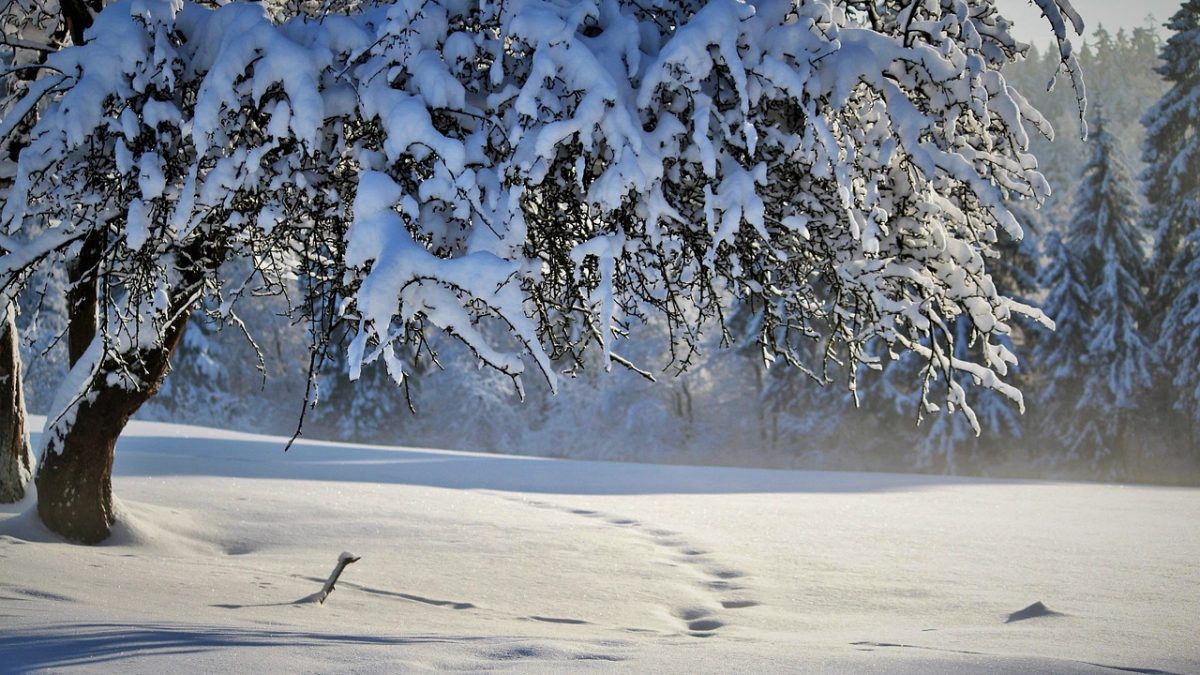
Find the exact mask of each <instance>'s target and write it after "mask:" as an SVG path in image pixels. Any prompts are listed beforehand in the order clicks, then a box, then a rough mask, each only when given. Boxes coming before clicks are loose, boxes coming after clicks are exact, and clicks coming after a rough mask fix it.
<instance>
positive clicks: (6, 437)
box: [0, 306, 33, 504]
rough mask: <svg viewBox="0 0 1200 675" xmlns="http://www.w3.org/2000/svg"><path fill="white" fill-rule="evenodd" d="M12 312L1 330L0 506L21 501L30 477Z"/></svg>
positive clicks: (30, 459)
mask: <svg viewBox="0 0 1200 675" xmlns="http://www.w3.org/2000/svg"><path fill="white" fill-rule="evenodd" d="M14 314H15V312H14V308H13V307H12V306H10V307H9V308H8V317H7V319H6V320H5V322H4V324H3V325H2V326H0V503H9V504H11V503H12V502H17V501H20V500H21V499H22V498H23V497H24V496H25V486H26V484H28V483H29V479H30V477H31V476H32V475H33V451H32V450H31V449H30V447H29V434H28V433H27V429H26V427H25V395H24V392H23V391H22V383H21V350H20V348H19V347H18V345H17V323H16V317H15V316H14Z"/></svg>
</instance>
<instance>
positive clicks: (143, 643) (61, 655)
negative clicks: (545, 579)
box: [0, 623, 480, 673]
mask: <svg viewBox="0 0 1200 675" xmlns="http://www.w3.org/2000/svg"><path fill="white" fill-rule="evenodd" d="M478 639H480V638H477V637H452V638H449V637H433V636H430V637H422V636H410V637H373V636H365V635H347V634H325V633H310V632H302V631H286V630H283V631H281V630H263V629H257V628H251V627H246V626H238V627H222V626H199V625H187V624H181V625H163V624H140V625H121V624H108V623H77V624H70V625H60V626H54V627H40V628H28V629H18V630H6V631H4V632H3V633H0V654H3V655H4V658H3V660H2V665H0V669H4V670H5V672H21V673H23V672H29V671H32V670H37V669H41V668H66V667H71V666H76V667H77V666H97V665H100V664H110V667H111V665H112V664H115V663H117V662H120V661H125V660H129V659H134V658H142V657H153V656H180V655H187V654H198V653H202V652H208V651H214V650H228V649H237V648H244V649H255V648H271V649H276V650H280V649H283V650H290V649H295V648H298V647H335V646H343V645H358V646H361V645H380V646H396V645H416V644H432V643H462V642H463V641H470V640H478ZM8 669H11V670H8Z"/></svg>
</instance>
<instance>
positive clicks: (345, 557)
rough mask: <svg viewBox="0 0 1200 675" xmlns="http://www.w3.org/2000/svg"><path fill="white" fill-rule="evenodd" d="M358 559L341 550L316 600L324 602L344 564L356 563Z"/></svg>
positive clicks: (344, 567) (344, 566)
mask: <svg viewBox="0 0 1200 675" xmlns="http://www.w3.org/2000/svg"><path fill="white" fill-rule="evenodd" d="M359 560H361V558H360V557H359V556H356V555H354V554H353V553H349V552H346V551H343V552H342V554H341V555H340V556H338V562H337V567H334V568H333V572H332V573H331V574H330V575H329V579H327V580H326V581H325V587H324V588H322V589H321V592H320V593H318V594H317V602H319V603H321V604H322V605H323V604H325V598H328V597H329V594H330V593H332V592H333V585H334V584H336V583H337V580H338V577H340V576H342V570H344V569H346V565H349V564H350V563H356V562H358V561H359Z"/></svg>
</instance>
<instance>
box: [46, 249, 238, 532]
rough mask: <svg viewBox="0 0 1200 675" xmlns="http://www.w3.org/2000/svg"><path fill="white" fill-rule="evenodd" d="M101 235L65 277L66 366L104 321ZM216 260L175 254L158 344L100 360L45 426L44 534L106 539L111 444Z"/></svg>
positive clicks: (111, 517)
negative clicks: (175, 270)
mask: <svg viewBox="0 0 1200 675" xmlns="http://www.w3.org/2000/svg"><path fill="white" fill-rule="evenodd" d="M101 236H102V235H101V234H100V233H96V234H94V235H93V236H92V237H89V239H88V240H85V242H84V245H83V248H82V250H81V254H80V256H79V258H78V259H77V260H76V261H75V264H74V265H72V267H71V269H70V271H69V274H70V277H71V293H70V296H69V298H70V308H71V309H70V312H71V316H70V319H69V325H68V329H67V330H68V336H67V337H68V339H67V342H68V348H69V349H68V351H69V352H70V361H71V365H72V366H74V365H76V364H77V363H78V362H79V360H80V359H81V358H82V357H83V356H84V354H85V353H86V352H87V350H88V347H89V346H90V345H91V344H92V342H93V341H94V340H95V339H96V338H97V330H98V329H99V326H100V321H102V320H103V319H99V318H98V315H99V314H101V313H100V312H98V311H97V310H98V309H99V304H98V301H97V298H98V297H99V296H98V282H97V269H98V266H99V263H100V262H101V255H102V250H103V247H102V246H101V241H102V240H101V239H100V237H101ZM222 258H223V254H222V253H220V252H218V251H214V250H210V249H209V248H207V247H206V246H205V244H204V243H203V242H197V243H195V244H193V245H192V246H191V247H189V249H187V250H184V251H180V253H179V257H178V262H179V265H180V273H181V282H180V285H179V286H178V287H176V288H175V289H173V292H172V294H171V301H170V303H168V304H169V308H168V312H169V313H168V314H167V315H166V316H169V317H174V318H173V319H172V320H171V321H170V322H169V323H167V324H166V325H164V326H163V328H162V329H161V330H162V332H161V333H160V335H159V340H158V343H157V344H155V345H154V346H153V347H149V348H135V349H134V350H133V351H131V352H126V353H123V354H111V353H109V354H106V355H104V356H103V357H102V359H101V362H100V366H99V372H98V373H97V374H96V376H95V377H94V378H93V379H92V382H91V384H90V386H89V388H88V390H87V393H86V395H85V396H84V397H83V398H82V400H80V401H78V402H76V403H75V404H73V405H71V406H69V407H68V410H69V411H70V412H68V413H67V414H66V415H65V416H64V419H63V420H61V421H59V422H57V423H52V424H48V425H47V429H46V432H45V433H46V434H47V440H46V442H45V448H46V449H45V451H44V452H43V454H42V459H41V464H40V465H39V466H38V471H37V478H36V479H35V480H36V484H37V490H38V515H39V516H40V517H41V519H42V522H43V523H45V525H46V527H48V528H50V529H51V530H53V531H54V532H57V533H58V534H61V535H62V536H64V537H66V538H67V539H71V540H73V541H78V542H81V543H84V544H95V543H98V542H101V541H103V540H105V539H107V538H108V536H109V534H110V533H111V531H112V526H113V523H115V522H116V516H115V514H114V513H113V498H112V469H113V459H114V457H115V452H116V445H117V439H118V437H119V436H120V435H121V431H122V430H124V428H125V425H126V424H127V423H128V422H129V418H130V417H131V416H132V415H133V414H134V413H135V412H137V410H138V408H140V407H141V406H142V404H143V403H145V402H146V401H147V400H149V399H150V397H151V396H153V395H154V394H156V393H158V390H159V388H160V387H161V386H162V382H163V380H164V379H165V378H166V376H167V372H168V371H169V370H170V360H171V354H172V353H173V352H174V351H175V348H176V347H177V346H178V345H179V342H180V340H181V338H182V337H183V332H184V330H185V329H186V328H187V323H188V317H189V315H190V314H191V308H192V305H193V304H194V303H195V300H196V292H197V289H198V288H199V287H200V285H201V284H202V282H203V280H204V278H205V277H206V275H207V274H209V273H211V272H212V271H213V270H215V269H216V268H217V267H219V266H220V263H221V260H222ZM110 376H117V377H110ZM131 382H132V383H136V385H133V384H130V383H131ZM57 412H58V411H56V414H57Z"/></svg>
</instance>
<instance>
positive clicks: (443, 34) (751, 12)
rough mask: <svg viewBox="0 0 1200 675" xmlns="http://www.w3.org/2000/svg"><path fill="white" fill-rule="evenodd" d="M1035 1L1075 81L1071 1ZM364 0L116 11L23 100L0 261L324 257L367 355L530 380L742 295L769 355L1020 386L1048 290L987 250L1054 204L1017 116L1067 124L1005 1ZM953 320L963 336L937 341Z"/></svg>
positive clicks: (120, 298) (299, 268)
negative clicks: (815, 345) (1008, 379)
mask: <svg viewBox="0 0 1200 675" xmlns="http://www.w3.org/2000/svg"><path fill="white" fill-rule="evenodd" d="M1036 1H1037V2H1038V5H1039V7H1041V8H1042V9H1043V12H1044V13H1045V14H1046V17H1047V19H1048V20H1049V23H1050V26H1051V29H1052V31H1053V33H1054V35H1055V37H1056V39H1057V40H1058V42H1059V44H1060V46H1061V50H1062V57H1063V63H1064V64H1065V67H1067V69H1068V70H1069V71H1070V72H1071V73H1072V77H1073V78H1075V79H1076V80H1077V82H1076V84H1077V88H1078V91H1079V92H1080V96H1081V97H1082V92H1083V89H1082V83H1081V81H1080V80H1078V66H1077V64H1076V62H1075V60H1074V55H1073V52H1072V51H1071V50H1072V47H1071V43H1070V40H1069V39H1068V28H1073V29H1074V30H1076V31H1078V30H1080V24H1079V22H1078V16H1077V14H1076V13H1075V12H1074V10H1073V9H1071V7H1070V4H1069V3H1068V2H1067V0H1036ZM350 6H353V7H354V10H353V12H352V13H350V14H346V15H334V14H329V13H326V14H323V15H322V16H320V17H316V18H309V17H304V16H298V17H294V18H290V19H286V20H277V19H275V18H273V17H272V16H270V15H269V14H268V13H267V12H266V10H264V9H263V8H262V7H261V6H259V5H258V4H254V3H236V2H235V3H229V4H226V5H224V6H222V7H219V8H216V9H212V8H208V7H204V6H201V5H198V4H195V3H192V2H178V1H165V0H122V1H120V2H116V3H114V4H112V5H110V6H109V7H108V8H106V9H105V10H104V11H103V12H102V13H101V14H100V15H99V16H98V17H97V18H96V22H95V25H94V26H93V27H92V29H91V31H90V33H89V36H90V38H89V41H88V42H87V44H85V45H83V46H81V47H74V48H69V49H66V50H63V51H61V52H59V53H55V54H51V55H49V56H48V57H47V59H46V65H47V66H48V67H50V68H53V69H54V70H55V71H56V72H59V73H62V75H61V78H62V82H59V83H56V84H53V85H50V84H46V85H40V86H38V87H34V88H32V89H31V90H30V93H29V94H28V96H35V95H37V96H44V97H47V98H52V101H51V102H50V103H49V104H47V105H45V110H44V113H43V114H42V115H41V117H40V119H39V120H38V121H37V124H36V126H35V127H34V128H33V130H32V131H31V133H30V138H29V146H28V149H27V150H26V151H25V152H23V153H22V154H21V156H20V161H19V163H18V167H17V172H16V179H15V183H14V186H13V196H12V198H10V199H9V201H8V203H7V204H6V205H5V209H4V215H3V228H4V232H5V237H6V238H5V240H4V241H5V246H6V247H7V248H8V249H9V254H8V255H7V256H6V257H5V262H4V264H0V284H2V285H4V286H6V287H7V286H13V285H15V284H19V283H20V280H21V278H22V274H21V270H22V269H24V268H25V267H26V266H28V265H31V264H35V263H36V261H40V260H43V259H45V257H46V256H45V255H44V252H43V253H39V252H38V251H30V250H27V249H29V247H35V248H36V247H38V246H45V244H46V242H63V245H62V246H61V247H59V248H57V249H56V250H58V251H60V252H62V253H63V254H64V255H66V256H67V257H71V256H72V255H73V253H72V251H73V250H74V249H72V248H71V247H72V246H73V244H71V243H70V242H73V241H76V240H77V239H79V236H78V235H77V233H81V232H82V233H96V236H99V237H101V238H102V239H103V241H104V246H103V255H102V264H101V268H102V272H103V273H102V274H101V275H100V276H101V278H102V279H103V280H104V284H105V286H104V288H106V289H107V292H108V294H109V295H108V296H107V297H109V298H110V299H111V300H112V302H113V304H112V306H110V307H108V308H107V309H106V310H105V311H107V312H110V313H113V314H115V315H116V316H117V318H118V319H120V320H119V321H118V322H117V323H138V322H144V323H149V324H153V325H159V326H161V325H164V322H163V321H161V320H154V319H153V317H156V316H158V317H159V319H161V316H160V315H161V312H162V308H163V307H164V306H165V305H164V304H163V303H162V302H156V301H155V300H154V299H155V298H156V297H160V296H162V295H164V294H166V295H171V289H172V288H174V285H175V284H177V283H178V279H179V276H180V275H179V270H180V269H182V267H181V266H182V265H184V264H185V263H186V264H192V263H195V262H197V261H198V260H200V259H202V260H203V261H204V264H205V265H207V269H211V270H212V273H211V278H210V279H208V281H207V282H206V284H205V288H204V291H203V292H204V293H206V294H210V295H213V296H220V294H221V292H222V289H223V288H224V287H225V285H226V283H228V284H229V285H230V286H231V287H232V286H237V288H238V291H237V293H238V294H240V293H241V287H240V286H238V284H237V283H235V282H234V281H232V280H226V279H224V278H223V277H222V276H221V273H219V270H220V269H221V263H223V262H226V261H230V260H242V261H245V262H246V263H247V264H248V265H250V266H251V267H252V268H253V269H254V270H255V271H256V273H257V275H258V278H259V279H261V280H262V285H263V288H264V289H266V290H270V291H275V292H279V289H282V288H285V287H287V285H288V284H289V283H290V280H295V279H303V280H306V281H305V284H304V285H305V288H308V289H312V290H311V292H310V293H308V295H307V297H306V298H305V300H304V302H302V303H301V304H300V306H299V308H298V310H297V311H298V312H299V313H300V314H302V315H303V316H305V317H309V318H314V317H318V316H322V315H323V314H322V312H321V311H319V307H328V306H329V304H330V303H333V304H335V305H336V306H337V308H338V311H337V312H336V314H337V320H343V321H348V322H349V323H350V324H352V325H354V326H356V327H357V337H356V339H355V340H354V341H353V343H352V345H351V348H350V352H351V353H350V357H351V358H350V362H351V369H352V371H355V372H357V370H358V368H360V367H361V365H362V363H364V362H367V361H371V360H374V359H376V358H381V357H382V358H384V360H385V363H386V364H387V365H388V367H389V370H392V371H393V372H392V376H393V377H394V378H395V379H396V380H397V381H398V382H403V380H404V377H405V372H404V368H405V366H404V365H403V364H402V363H401V361H400V360H399V359H397V358H395V356H394V353H395V348H396V347H399V346H401V345H402V344H404V343H411V342H414V341H420V340H423V339H424V337H423V336H424V335H425V334H426V333H427V332H429V331H442V332H445V333H447V334H449V335H452V336H454V337H455V338H457V339H459V340H461V341H462V342H464V343H465V344H466V345H467V346H468V347H469V348H470V350H471V351H472V352H473V353H474V354H475V355H476V356H477V357H478V358H479V359H480V361H482V362H483V363H484V364H486V365H488V366H490V367H493V368H496V369H497V370H499V371H501V372H504V373H506V374H508V375H510V376H512V377H513V378H514V379H516V378H518V377H519V376H520V375H521V374H522V373H523V372H524V370H525V368H526V364H528V363H532V364H534V365H535V366H536V368H537V370H538V371H539V372H540V373H541V374H542V375H543V376H544V377H545V378H546V379H547V380H548V381H549V382H550V383H551V385H553V382H554V369H555V365H554V363H555V359H559V358H564V357H571V358H578V356H579V354H580V353H581V352H582V351H584V350H586V349H599V350H601V351H602V353H603V354H604V358H605V361H606V363H608V362H610V361H612V360H616V361H617V362H618V363H623V364H625V365H630V366H632V364H628V363H627V362H625V361H624V359H621V358H620V357H618V356H616V355H615V354H614V353H613V349H614V346H615V345H616V343H618V342H619V340H620V338H621V336H622V335H624V334H625V333H626V328H627V327H628V326H629V325H630V324H631V323H634V322H638V321H647V320H654V318H655V317H665V319H666V320H667V323H668V325H669V326H670V327H671V328H672V336H673V337H672V345H671V346H672V354H673V355H675V357H676V358H677V359H678V360H679V361H680V365H681V367H686V363H687V357H686V356H684V357H680V356H679V354H680V353H681V352H677V351H676V349H675V348H676V347H677V346H679V345H683V346H684V347H687V348H689V349H694V348H695V346H696V345H695V341H696V340H697V339H699V336H700V335H701V334H702V333H703V332H704V331H705V330H707V329H708V328H709V327H711V326H713V325H716V326H718V327H720V326H721V324H722V322H723V321H724V318H725V317H726V315H727V314H729V312H730V309H731V308H732V307H733V306H734V305H735V304H738V303H746V304H748V305H749V306H751V307H754V308H755V310H756V311H757V312H759V313H760V315H761V316H760V320H758V321H757V323H756V324H755V325H757V326H758V334H757V335H756V336H754V338H755V339H756V340H757V341H758V342H759V343H761V344H762V345H763V347H764V350H765V353H766V354H767V355H768V356H769V357H770V358H771V359H773V360H774V359H775V358H776V357H782V358H783V360H784V361H786V362H789V363H795V364H798V365H802V366H803V362H804V360H805V358H807V357H806V356H805V354H808V353H810V352H809V351H806V350H804V349H802V348H801V345H800V344H799V342H800V341H811V340H818V341H820V342H821V343H822V344H827V345H832V346H831V347H829V348H828V349H825V350H822V351H823V354H824V357H823V358H826V359H830V358H832V359H833V360H835V361H836V360H843V361H844V362H845V364H846V365H847V367H849V368H853V367H854V366H855V364H856V363H857V362H860V361H861V359H863V358H865V357H864V356H863V354H864V353H865V351H864V349H863V345H864V344H865V343H866V342H867V341H869V340H872V339H882V340H883V341H885V342H886V343H887V344H889V345H893V346H895V347H896V348H897V349H911V350H914V351H915V352H916V353H918V354H919V355H921V356H923V357H925V358H927V359H929V360H930V361H931V363H932V361H939V362H938V363H937V364H934V365H936V366H937V368H938V369H944V370H948V371H963V372H967V373H969V374H970V375H971V376H972V379H974V380H975V381H977V382H978V383H980V384H981V385H982V386H986V387H992V388H997V389H1000V390H1001V391H1002V392H1003V393H1005V394H1006V395H1008V396H1010V397H1013V398H1019V395H1016V394H1015V393H1014V390H1011V388H1009V387H1008V385H1006V384H1004V383H1003V381H1002V379H1001V378H1002V377H1003V375H1004V374H1005V373H1006V372H1007V367H1008V364H1009V361H1011V354H1009V352H1008V350H1007V348H1005V347H1004V346H1003V344H1002V343H1003V340H1004V339H1005V338H1006V336H1007V335H1008V334H1009V333H1010V328H1009V325H1008V322H1009V321H1010V320H1011V317H1012V316H1013V315H1014V314H1033V315H1036V314H1037V312H1036V310H1033V309H1032V308H1029V307H1027V306H1025V305H1022V304H1019V303H1015V302H1012V301H1010V300H1009V299H1008V298H1006V297H1003V296H1001V295H1000V294H998V293H997V292H996V289H995V286H994V284H993V283H992V281H991V279H990V276H989V273H988V270H987V268H986V267H985V265H984V260H985V258H986V257H987V256H988V255H991V247H992V246H993V245H995V244H996V243H997V242H998V241H999V239H1000V238H1001V237H1012V238H1020V236H1021V228H1020V225H1019V224H1018V223H1017V220H1016V219H1015V218H1014V217H1013V214H1012V213H1010V212H1009V210H1008V208H1007V206H1006V205H1005V204H1006V200H1009V199H1014V198H1023V199H1029V200H1034V201H1040V200H1041V199H1043V198H1044V197H1045V195H1046V194H1047V187H1046V182H1045V180H1044V179H1043V178H1042V176H1041V175H1040V174H1039V173H1038V171H1037V168H1036V167H1037V162H1036V160H1035V158H1034V157H1032V156H1031V155H1030V154H1029V135H1028V132H1027V129H1026V125H1031V126H1033V127H1035V128H1038V129H1040V130H1042V131H1043V132H1046V131H1048V125H1047V124H1046V121H1045V119H1044V118H1042V116H1041V115H1040V114H1038V113H1037V111H1035V110H1033V109H1032V108H1031V107H1030V106H1029V104H1028V103H1027V102H1026V100H1025V99H1024V97H1022V96H1021V95H1020V93H1019V92H1016V91H1015V90H1013V89H1012V88H1011V87H1010V86H1008V84H1007V83H1006V81H1005V78H1004V76H1003V74H1002V72H1001V71H1000V67H1001V66H1002V65H1003V64H1004V63H1005V62H1007V61H1009V60H1011V59H1013V58H1017V56H1018V55H1019V54H1021V53H1022V52H1023V49H1024V47H1023V45H1021V44H1020V43H1018V42H1016V41H1015V40H1014V39H1013V38H1012V36H1011V35H1010V34H1009V32H1008V24H1007V22H1006V21H1004V20H1003V18H1002V17H1000V16H999V14H998V13H997V11H996V10H995V7H994V6H993V3H992V2H991V1H990V0H975V1H968V0H941V1H933V0H923V1H918V2H912V3H874V2H871V3H859V2H849V3H847V2H832V1H830V0H810V1H803V2H793V1H792V0H752V1H750V2H742V1H740V0H708V1H705V2H666V1H665V0H642V1H640V2H632V1H630V0H572V1H570V2H546V1H543V0H510V1H509V2H503V3H482V4H481V3H478V2H474V1H473V0H399V1H396V2H381V3H377V4H365V5H363V6H361V7H359V6H357V5H353V3H352V4H351V5H350ZM1068 22H1069V24H1070V25H1069V26H1068ZM26 105H27V106H28V105H30V104H26ZM50 233H55V234H50ZM184 250H188V251H190V253H189V254H188V255H189V256H190V257H189V258H188V259H187V260H184V259H183V258H182V257H181V251H184ZM197 256H198V258H197ZM172 297H174V296H172ZM217 300H218V302H215V303H214V305H213V306H221V303H220V302H219V297H218V298H217ZM959 317H965V318H966V319H968V320H969V322H970V326H971V328H970V331H969V333H970V335H969V342H970V344H972V345H973V346H974V347H973V349H972V350H971V351H970V356H969V357H966V356H964V357H962V358H959V357H957V356H956V357H955V358H954V359H948V358H946V357H945V356H944V355H945V354H950V353H955V354H957V353H958V352H955V351H954V350H953V349H951V348H949V347H940V346H938V344H937V341H938V340H939V339H940V338H939V336H940V335H944V334H948V333H947V332H946V331H945V330H944V329H942V328H940V327H943V326H946V325H950V324H951V323H952V322H954V321H955V320H957V319H958V318H959ZM310 325H311V326H313V328H312V330H314V331H317V332H319V331H320V330H321V325H322V324H321V322H319V321H315V320H314V321H312V322H310ZM720 329H721V330H723V327H722V328H720ZM159 335H160V338H161V331H160V332H159ZM317 339H319V337H318V336H317V335H315V334H314V340H317ZM684 353H686V352H684ZM821 370H822V369H820V368H815V367H814V368H813V371H814V372H817V371H821ZM934 370H935V369H933V368H931V369H929V371H930V372H933V371H934ZM931 377H932V376H931ZM945 382H947V383H953V382H954V378H952V377H950V376H949V375H947V376H946V378H945ZM927 384H928V382H926V385H927ZM955 386H956V385H955ZM947 387H948V389H947V391H946V396H947V397H948V400H950V401H951V402H952V403H953V404H954V406H957V407H960V408H964V409H967V410H968V411H969V407H967V405H966V401H965V396H964V395H963V394H962V392H961V391H959V390H957V389H955V388H953V387H950V385H949V384H948V385H947Z"/></svg>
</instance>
